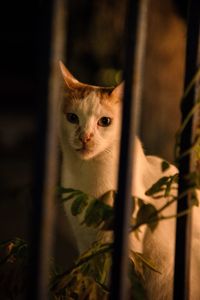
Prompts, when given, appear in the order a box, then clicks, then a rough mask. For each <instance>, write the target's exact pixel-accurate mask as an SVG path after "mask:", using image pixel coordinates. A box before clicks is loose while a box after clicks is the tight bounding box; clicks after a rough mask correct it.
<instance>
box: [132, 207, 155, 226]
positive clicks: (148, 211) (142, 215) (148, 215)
mask: <svg viewBox="0 0 200 300" xmlns="http://www.w3.org/2000/svg"><path fill="white" fill-rule="evenodd" d="M156 216H157V210H156V208H155V206H153V205H152V204H150V203H148V204H143V205H142V206H141V207H140V209H139V211H138V213H137V218H136V223H138V224H147V225H148V226H149V228H150V229H151V230H152V231H153V230H154V229H155V228H156V226H157V224H158V221H156V220H154V219H156ZM151 220H152V222H151Z"/></svg>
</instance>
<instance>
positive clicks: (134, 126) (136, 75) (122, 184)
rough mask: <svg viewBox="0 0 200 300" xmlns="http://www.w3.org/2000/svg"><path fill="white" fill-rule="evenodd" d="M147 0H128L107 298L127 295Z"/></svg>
mask: <svg viewBox="0 0 200 300" xmlns="http://www.w3.org/2000/svg"><path fill="white" fill-rule="evenodd" d="M147 6H148V0H141V1H132V0H130V1H128V4H127V15H126V22H125V30H124V32H125V34H126V39H125V65H124V79H125V87H124V97H123V115H122V135H121V147H120V162H119V178H118V194H117V199H116V201H115V220H116V221H115V228H114V253H113V270H112V285H111V299H113V300H118V299H123V300H125V299H127V298H128V289H127V273H128V272H127V267H128V231H129V226H130V217H131V216H130V206H131V201H130V199H131V193H132V191H131V186H132V184H131V183H132V175H133V174H132V170H133V169H134V168H133V165H134V156H133V155H134V147H135V140H134V138H133V137H134V136H136V135H137V134H138V128H139V121H140V100H141V89H142V82H143V80H142V73H143V62H144V50H145V41H146V24H147Z"/></svg>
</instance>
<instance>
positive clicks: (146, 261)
mask: <svg viewBox="0 0 200 300" xmlns="http://www.w3.org/2000/svg"><path fill="white" fill-rule="evenodd" d="M131 253H132V255H133V260H134V261H136V262H137V263H142V265H144V266H146V267H148V268H149V269H151V270H152V271H154V272H156V273H160V274H161V272H160V271H159V269H158V266H156V265H155V264H154V263H153V262H152V260H150V259H149V258H147V257H146V256H145V255H144V254H143V253H139V252H134V251H131Z"/></svg>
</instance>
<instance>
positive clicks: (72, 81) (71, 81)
mask: <svg viewBox="0 0 200 300" xmlns="http://www.w3.org/2000/svg"><path fill="white" fill-rule="evenodd" d="M59 64H60V70H61V73H62V76H63V78H64V81H65V83H66V84H67V87H68V88H69V89H75V88H76V87H77V86H80V85H81V83H80V82H79V81H78V80H77V79H76V78H74V76H73V75H72V74H71V73H70V72H69V70H68V69H67V68H66V67H65V65H64V64H63V63H62V62H61V61H59Z"/></svg>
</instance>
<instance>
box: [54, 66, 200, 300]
mask: <svg viewBox="0 0 200 300" xmlns="http://www.w3.org/2000/svg"><path fill="white" fill-rule="evenodd" d="M60 68H61V73H62V76H63V78H64V81H65V88H64V96H63V99H62V101H61V103H60V107H59V135H60V144H61V152H62V165H61V183H62V186H63V187H68V188H73V189H78V190H81V191H83V192H85V193H87V194H89V195H92V196H94V197H100V196H101V195H103V194H104V193H105V192H107V191H109V190H117V176H118V157H119V143H120V130H121V109H122V107H121V106H122V100H121V99H122V93H123V83H121V84H120V85H118V86H116V87H114V88H113V87H112V88H105V87H98V86H92V85H88V84H84V83H81V82H79V81H78V80H77V79H75V78H74V77H73V75H72V74H71V73H70V72H69V71H68V69H67V68H66V67H65V66H64V64H63V63H61V62H60ZM134 138H135V144H136V159H135V169H134V170H135V171H134V176H133V178H134V179H133V182H132V195H134V196H137V197H139V198H142V199H144V200H145V201H146V202H149V203H152V204H153V205H154V206H156V207H157V208H159V207H161V206H162V205H163V204H165V203H166V202H165V200H164V199H161V200H153V199H152V198H150V197H148V196H146V195H145V191H146V190H148V189H149V188H150V187H151V186H152V184H154V183H155V182H156V181H157V180H158V179H159V178H161V177H163V176H169V175H174V174H176V173H177V169H176V167H175V166H173V165H170V167H169V168H168V169H167V170H166V171H165V172H163V171H162V169H161V164H162V161H163V160H162V159H161V158H158V157H155V156H146V155H145V154H144V151H143V148H142V145H141V142H140V140H139V138H138V137H134ZM110 204H112V203H110ZM64 206H65V211H66V215H67V218H68V220H69V223H70V230H71V231H72V233H73V235H74V237H75V243H76V245H75V247H76V248H77V249H78V251H79V253H82V252H83V251H85V250H87V249H88V248H89V247H90V246H91V243H92V242H93V241H95V240H96V239H97V233H98V232H97V230H95V229H91V228H87V227H84V226H83V225H80V220H78V218H77V217H74V216H72V214H71V211H70V203H69V202H67V203H65V205H64ZM175 210H176V205H175V204H173V205H171V206H169V207H168V208H167V209H166V210H165V214H166V215H172V214H175ZM198 217H199V208H196V210H195V212H194V219H195V220H196V219H198ZM198 223H199V221H198ZM195 224H196V222H195ZM195 226H196V225H195ZM196 227H197V228H196ZM196 227H195V228H194V231H195V232H196V233H195V239H194V238H193V240H195V242H194V243H193V248H195V249H200V248H198V247H199V246H200V229H199V228H200V226H199V225H197V226H196ZM174 240H175V219H174V218H173V219H169V220H165V221H162V222H160V223H159V224H158V226H157V228H156V230H155V231H153V232H151V230H149V229H148V228H147V226H143V227H142V228H141V230H140V239H137V238H136V237H135V234H134V233H132V234H131V235H130V249H132V250H134V251H138V252H142V253H144V254H145V255H146V256H147V257H149V258H150V259H151V260H152V261H153V262H154V263H155V265H158V266H159V270H160V272H161V274H159V273H156V272H153V271H148V270H147V271H146V274H145V275H144V276H145V279H146V280H145V282H146V283H145V285H146V286H145V287H146V290H147V295H148V299H152V300H154V299H156V300H159V299H160V300H161V299H163V300H170V299H172V290H173V265H174V244H175V242H174ZM194 253H195V255H193V256H192V280H191V282H192V285H193V288H192V292H191V298H190V299H192V300H197V299H200V288H199V285H198V284H196V285H195V284H194V282H198V278H199V276H200V256H199V255H197V253H198V252H197V251H195V252H194Z"/></svg>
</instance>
